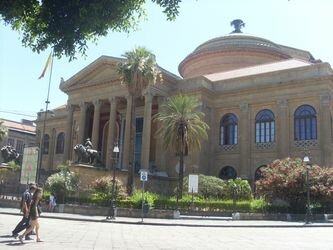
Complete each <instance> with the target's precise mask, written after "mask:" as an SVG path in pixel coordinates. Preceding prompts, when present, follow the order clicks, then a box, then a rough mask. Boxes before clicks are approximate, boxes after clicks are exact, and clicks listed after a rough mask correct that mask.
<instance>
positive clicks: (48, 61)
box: [38, 53, 52, 79]
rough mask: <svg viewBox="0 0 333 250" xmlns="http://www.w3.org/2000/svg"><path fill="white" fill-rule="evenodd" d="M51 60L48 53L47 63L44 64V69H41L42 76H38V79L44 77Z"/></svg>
mask: <svg viewBox="0 0 333 250" xmlns="http://www.w3.org/2000/svg"><path fill="white" fill-rule="evenodd" d="M51 59H52V53H50V55H49V58H47V62H46V64H45V67H44V69H43V72H42V74H41V75H40V77H38V79H41V78H43V77H44V75H45V72H46V70H47V68H48V67H49V66H50V64H51Z"/></svg>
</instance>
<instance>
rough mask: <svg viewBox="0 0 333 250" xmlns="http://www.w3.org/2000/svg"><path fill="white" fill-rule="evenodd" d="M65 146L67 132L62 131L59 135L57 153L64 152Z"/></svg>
mask: <svg viewBox="0 0 333 250" xmlns="http://www.w3.org/2000/svg"><path fill="white" fill-rule="evenodd" d="M64 147H65V133H64V132H61V133H59V134H58V136H57V145H56V154H63V153H64Z"/></svg>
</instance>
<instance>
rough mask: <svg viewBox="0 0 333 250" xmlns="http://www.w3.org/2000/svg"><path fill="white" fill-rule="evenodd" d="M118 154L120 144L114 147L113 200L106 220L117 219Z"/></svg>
mask: <svg viewBox="0 0 333 250" xmlns="http://www.w3.org/2000/svg"><path fill="white" fill-rule="evenodd" d="M117 153H119V147H118V143H115V144H114V146H113V154H114V161H113V168H112V171H113V173H112V200H111V207H110V212H109V215H108V216H107V217H106V219H111V220H114V219H116V211H117V206H116V197H115V196H116V195H115V185H116V162H117Z"/></svg>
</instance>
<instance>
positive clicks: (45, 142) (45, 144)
mask: <svg viewBox="0 0 333 250" xmlns="http://www.w3.org/2000/svg"><path fill="white" fill-rule="evenodd" d="M49 145H50V136H49V135H47V134H46V135H44V137H43V149H42V152H43V154H44V155H47V154H48V153H49Z"/></svg>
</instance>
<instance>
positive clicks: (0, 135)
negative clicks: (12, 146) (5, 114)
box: [0, 121, 8, 142]
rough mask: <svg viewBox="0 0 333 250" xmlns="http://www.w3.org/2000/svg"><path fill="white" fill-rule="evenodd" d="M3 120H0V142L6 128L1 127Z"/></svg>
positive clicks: (5, 132) (5, 133)
mask: <svg viewBox="0 0 333 250" xmlns="http://www.w3.org/2000/svg"><path fill="white" fill-rule="evenodd" d="M2 124H3V121H0V142H2V140H3V138H4V137H5V136H6V135H7V132H8V131H7V129H6V128H4V127H2Z"/></svg>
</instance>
